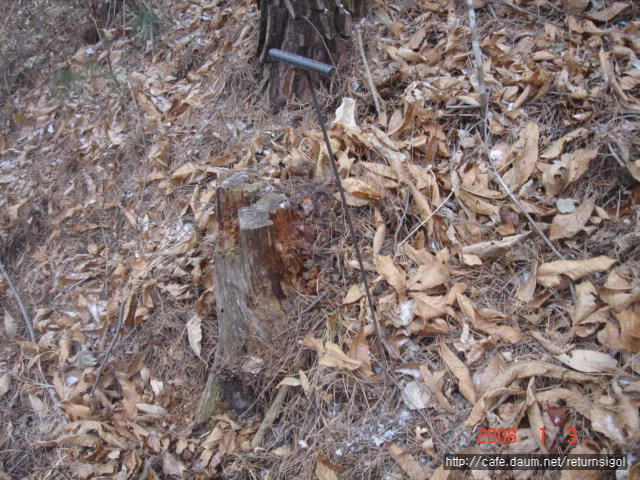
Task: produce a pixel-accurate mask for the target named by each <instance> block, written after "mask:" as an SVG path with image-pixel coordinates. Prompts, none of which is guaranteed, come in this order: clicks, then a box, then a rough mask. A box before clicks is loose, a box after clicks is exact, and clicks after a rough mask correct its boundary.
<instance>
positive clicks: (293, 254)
mask: <svg viewBox="0 0 640 480" xmlns="http://www.w3.org/2000/svg"><path fill="white" fill-rule="evenodd" d="M216 201H217V212H216V216H217V223H218V227H217V230H218V231H217V245H216V253H215V271H216V274H215V277H216V287H215V290H216V302H217V314H218V327H219V342H218V349H217V351H216V354H215V358H214V362H213V366H212V369H211V373H210V374H209V378H208V380H207V387H206V390H205V394H204V395H203V397H202V399H201V402H200V405H199V406H198V411H197V413H196V417H197V419H198V420H204V419H206V418H208V417H210V416H211V415H212V414H215V413H216V405H217V402H218V397H219V396H220V393H221V391H222V393H224V396H225V400H226V402H227V403H231V404H232V405H231V407H237V408H244V407H245V405H244V403H246V402H243V399H240V398H237V397H238V396H242V395H241V394H238V392H237V391H236V390H237V389H234V388H233V385H238V384H239V383H241V381H238V376H237V375H236V373H237V372H239V371H240V367H241V365H242V364H243V363H244V362H246V361H247V359H248V357H249V356H251V357H258V358H262V359H264V360H265V363H266V360H268V359H269V356H273V355H274V352H277V351H278V350H279V349H278V348H277V346H275V345H274V339H275V338H276V337H277V336H278V334H280V333H282V332H283V331H284V330H286V329H288V328H289V327H290V326H291V325H290V323H291V322H292V321H293V320H292V318H293V315H292V314H293V301H292V297H293V294H294V293H295V291H296V288H297V285H298V278H299V274H300V272H301V270H302V266H303V258H304V257H303V255H302V252H304V251H305V250H309V248H308V247H307V246H305V239H304V238H303V237H302V236H301V235H300V229H299V228H298V224H299V216H298V214H297V213H296V211H295V210H294V209H293V208H291V205H290V203H289V201H288V199H287V197H286V196H285V195H283V194H282V193H278V192H277V191H275V188H274V187H273V186H271V185H267V183H265V182H264V181H260V180H259V179H257V178H252V177H251V175H250V174H248V173H246V172H240V173H236V174H234V175H232V176H231V177H229V178H227V179H226V180H224V181H223V182H222V183H221V184H220V186H219V187H218V189H217V191H216ZM226 390H234V391H229V392H227V391H226ZM234 398H235V400H234ZM249 403H250V402H249ZM237 408H236V409H237Z"/></svg>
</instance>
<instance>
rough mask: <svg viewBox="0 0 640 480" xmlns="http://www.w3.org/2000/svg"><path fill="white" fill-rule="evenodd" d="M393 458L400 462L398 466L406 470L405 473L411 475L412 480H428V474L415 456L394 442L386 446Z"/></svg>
mask: <svg viewBox="0 0 640 480" xmlns="http://www.w3.org/2000/svg"><path fill="white" fill-rule="evenodd" d="M385 446H386V447H387V449H388V450H389V453H390V454H391V457H393V459H394V460H395V461H396V462H398V465H400V467H401V468H402V470H404V473H406V474H407V475H409V478H410V479H411V480H426V479H427V477H428V472H427V469H426V468H425V467H423V466H422V465H420V463H419V462H418V461H417V460H416V459H415V457H414V456H413V455H411V454H410V453H409V452H407V451H405V450H404V449H403V448H402V447H400V446H398V445H396V444H395V443H393V442H387V443H386V444H385Z"/></svg>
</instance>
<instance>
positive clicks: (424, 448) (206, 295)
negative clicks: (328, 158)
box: [0, 0, 640, 479]
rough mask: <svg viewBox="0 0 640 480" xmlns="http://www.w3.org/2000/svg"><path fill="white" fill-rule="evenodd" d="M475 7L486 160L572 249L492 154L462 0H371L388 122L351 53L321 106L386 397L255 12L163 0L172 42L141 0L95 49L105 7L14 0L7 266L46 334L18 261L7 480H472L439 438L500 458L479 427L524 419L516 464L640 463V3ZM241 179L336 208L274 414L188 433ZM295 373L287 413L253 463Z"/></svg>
mask: <svg viewBox="0 0 640 480" xmlns="http://www.w3.org/2000/svg"><path fill="white" fill-rule="evenodd" d="M116 3H117V2H116ZM120 3H121V2H120ZM479 3H482V5H480V4H478V5H476V7H477V15H478V28H479V30H480V32H479V33H480V44H481V48H482V51H483V54H484V55H485V57H486V60H485V71H486V74H487V83H488V86H489V89H490V112H491V114H490V117H489V125H488V126H489V130H490V144H489V145H487V146H488V149H489V152H490V155H492V158H493V160H494V162H495V163H496V165H497V166H498V169H499V171H500V173H501V175H502V176H503V177H504V179H505V181H506V182H507V184H508V185H509V187H510V188H511V189H512V190H513V192H515V193H516V194H517V195H518V198H519V199H520V201H521V202H522V203H523V204H524V206H525V208H527V210H528V211H529V213H531V214H532V215H533V216H534V218H535V219H536V221H537V222H539V223H540V225H542V226H543V228H545V230H546V233H547V235H548V236H549V237H550V238H551V240H552V241H553V242H554V244H555V245H556V246H557V248H559V249H560V251H561V253H562V254H563V255H564V256H565V258H566V259H567V261H566V262H564V263H558V262H557V260H558V259H557V258H554V256H553V254H552V252H550V251H549V250H548V248H547V247H546V246H545V244H544V243H543V242H542V241H541V240H540V239H539V238H538V237H537V236H536V235H535V234H534V233H531V230H532V229H531V227H530V225H529V224H528V223H527V221H526V219H525V218H524V216H523V215H522V213H521V212H520V211H519V210H518V209H517V208H516V207H515V206H514V205H512V203H511V202H510V200H509V199H508V197H507V196H506V195H505V194H504V192H503V191H502V190H500V187H499V186H498V183H497V181H496V180H495V179H494V178H493V177H492V175H491V173H490V170H489V168H488V166H487V162H486V158H484V153H483V152H484V147H483V144H482V142H483V141H484V138H483V135H482V125H481V122H480V114H479V110H478V108H477V106H478V96H477V92H476V89H475V88H474V82H475V76H474V75H475V70H476V65H474V62H473V55H472V54H471V47H470V32H469V29H468V28H467V27H466V25H467V24H466V11H465V9H464V8H463V5H461V4H458V3H456V2H453V1H448V0H438V1H434V2H427V1H425V2H421V3H419V5H418V4H413V3H411V4H409V3H407V4H404V3H401V2H386V3H384V4H382V2H373V5H372V9H371V12H370V13H369V15H368V16H367V19H366V22H365V24H364V26H363V32H364V36H365V47H366V54H367V59H368V62H369V66H370V68H371V71H372V75H373V78H374V81H375V83H376V88H377V90H378V92H379V94H380V96H381V98H382V100H383V105H384V110H385V112H384V114H383V115H378V114H377V113H376V111H375V108H374V105H373V101H372V97H371V92H369V87H368V82H367V80H366V78H365V76H364V73H363V72H364V70H363V69H362V65H361V64H360V57H359V55H358V53H357V52H356V51H355V48H354V51H353V52H352V54H351V56H350V57H349V58H348V59H347V60H345V64H344V65H342V66H340V68H339V75H338V77H337V79H336V80H334V82H333V83H332V84H331V85H329V86H328V87H329V88H328V89H327V88H324V89H323V92H322V97H323V98H322V100H323V101H324V103H325V104H326V105H327V106H328V111H330V112H331V115H328V116H329V117H330V118H331V120H333V119H334V118H335V119H336V121H335V122H334V124H333V126H332V129H331V137H332V141H333V142H334V148H335V150H336V154H337V157H338V159H339V162H340V167H341V173H342V175H343V181H344V185H345V188H346V189H347V191H348V192H349V201H350V203H351V204H352V207H351V208H353V212H354V215H355V216H356V219H357V221H356V223H357V228H358V231H359V232H360V234H361V242H362V245H363V246H365V262H366V266H367V269H368V272H369V278H370V279H371V282H372V288H373V291H374V295H375V299H376V307H377V310H378V312H379V315H380V317H381V323H382V325H383V326H384V330H385V332H386V335H385V337H386V338H385V347H386V349H387V351H388V355H389V357H390V365H391V366H392V368H393V370H394V378H395V380H396V382H397V384H394V385H387V386H386V387H385V386H384V385H383V384H382V383H381V382H379V381H376V378H375V374H379V373H380V372H379V370H378V367H377V363H376V362H375V360H374V359H373V358H374V357H375V356H376V355H377V352H376V351H375V347H374V346H373V345H374V343H375V342H373V338H372V329H371V326H370V325H369V322H368V321H367V320H366V318H365V309H364V307H365V304H364V299H363V295H362V292H361V291H360V288H359V286H358V275H357V270H356V264H355V261H354V257H353V251H352V246H351V244H350V241H349V239H348V235H347V231H346V228H345V225H344V221H343V219H342V216H341V207H340V206H339V205H338V204H336V203H335V202H333V200H332V199H333V195H334V194H335V189H334V187H333V186H332V185H333V183H332V182H331V181H330V179H329V177H328V172H329V170H328V166H327V165H326V163H325V162H324V159H325V156H324V155H323V154H322V148H323V147H322V143H321V141H320V140H321V137H320V135H319V132H318V128H317V126H316V125H315V120H314V117H313V116H312V112H311V111H310V108H309V105H307V104H306V103H305V102H303V101H300V100H295V99H292V100H291V101H290V102H289V104H288V105H287V108H285V109H284V110H282V111H281V112H277V113H274V112H273V111H272V110H271V106H270V105H267V104H266V102H265V100H264V96H263V94H264V89H263V87H264V86H263V85H262V84H261V79H262V77H261V73H260V68H259V66H258V65H256V61H255V59H254V58H253V53H254V50H255V46H256V38H255V30H256V29H255V28H254V26H255V24H256V22H257V18H258V17H257V12H256V10H255V7H254V4H253V2H250V1H248V0H247V1H243V2H230V1H222V2H219V1H206V0H198V1H190V2H169V1H158V2H155V3H154V11H155V12H157V14H158V17H159V18H160V20H161V28H160V34H159V36H158V37H157V38H153V39H150V38H148V37H145V36H144V35H143V34H142V33H141V32H138V33H136V30H135V29H134V27H133V25H134V23H135V18H134V17H135V16H134V15H133V14H132V13H131V12H129V13H127V11H126V9H125V10H124V11H123V10H122V9H121V8H120V9H118V10H117V12H118V13H117V15H115V16H113V17H109V16H108V15H107V16H106V17H99V18H97V19H98V20H100V21H104V22H107V23H105V25H106V27H107V28H106V30H105V32H104V35H105V38H106V39H107V45H103V44H96V45H93V46H88V45H86V44H84V45H83V43H82V42H83V41H85V40H88V39H89V38H88V37H87V36H86V35H85V33H87V31H89V32H90V31H91V22H89V18H88V17H87V16H86V15H83V14H81V12H82V10H81V9H80V8H85V7H86V5H84V4H82V5H81V4H80V3H78V4H77V5H76V4H75V3H67V2H61V1H53V0H51V1H46V2H27V1H21V2H15V3H13V4H11V2H7V3H3V4H2V6H0V13H2V14H3V20H2V21H1V22H0V25H1V29H0V33H1V34H2V37H3V38H5V39H7V40H6V41H4V42H2V43H1V45H0V48H1V49H2V50H0V52H1V53H2V64H1V65H0V75H2V82H3V85H2V88H0V90H2V92H3V93H2V95H3V118H2V125H1V128H2V130H0V135H1V136H0V192H1V195H0V202H1V203H2V210H1V211H2V216H1V217H0V260H1V261H2V262H3V264H4V265H5V266H6V268H7V270H8V272H9V274H10V276H11V278H12V279H13V281H14V283H15V284H16V288H17V291H18V292H19V293H20V295H21V297H22V299H23V301H24V302H25V304H26V305H27V309H28V311H29V312H30V314H31V317H32V320H33V323H34V325H35V328H36V332H37V334H38V341H37V342H36V343H32V342H30V341H28V337H27V335H26V334H25V330H24V328H23V325H22V323H21V322H22V320H21V317H20V313H19V310H18V309H17V304H16V301H15V298H14V297H13V296H12V293H11V291H10V289H9V288H8V285H7V283H6V281H4V279H3V281H2V283H0V298H1V299H2V302H3V305H4V307H5V309H6V313H5V321H4V330H5V332H4V333H5V335H3V336H2V339H1V340H0V346H1V349H2V359H1V360H0V412H1V413H0V415H1V417H2V422H1V425H2V431H1V432H0V461H1V462H2V465H1V468H0V472H2V473H1V474H0V476H3V477H7V478H23V477H27V478H123V479H125V478H141V479H142V478H144V479H151V478H211V477H214V478H282V479H285V478H286V479H292V478H313V477H314V475H315V476H317V477H318V478H321V479H331V478H337V477H339V478H371V479H378V478H403V477H409V478H412V479H414V478H416V479H420V478H429V477H431V478H437V479H441V478H457V477H456V475H455V472H449V471H444V470H443V469H442V462H443V458H444V454H446V453H461V452H478V451H480V450H481V447H482V446H481V445H479V444H478V430H474V428H473V427H474V426H475V427H480V428H516V429H517V435H518V441H517V442H515V443H511V444H509V443H506V444H504V445H501V448H500V450H501V451H505V452H513V451H520V452H536V453H540V452H543V451H544V450H545V449H546V450H548V451H550V452H563V453H567V452H580V453H603V454H611V453H618V454H620V453H625V454H626V453H628V454H629V457H628V459H629V461H636V460H637V458H636V457H635V456H633V452H634V451H637V450H638V434H639V431H640V420H639V418H638V405H639V402H640V400H639V394H640V388H639V385H640V383H639V380H638V370H639V369H640V364H639V363H638V358H637V353H638V351H639V347H640V309H639V304H638V301H639V299H638V291H639V288H638V281H639V280H638V260H639V254H640V252H639V247H638V245H639V242H638V239H639V237H640V230H639V229H638V215H639V213H638V208H639V207H638V201H639V200H640V189H638V184H637V182H638V180H639V179H640V173H639V172H640V170H639V169H640V165H638V164H637V161H638V159H639V158H640V142H639V141H638V138H639V136H638V132H639V130H640V124H639V122H638V116H639V115H640V110H639V105H638V97H639V95H640V74H639V72H640V66H639V65H638V60H637V58H638V56H640V19H639V12H638V7H637V5H635V4H634V3H633V2H630V1H627V2H617V3H614V2H581V1H578V0H568V1H563V2H560V1H554V0H552V1H548V2H547V1H542V2H534V1H527V0H524V1H519V2H497V1H490V2H487V3H486V4H485V3H484V2H479ZM72 7H78V8H77V9H74V8H72ZM114 8H115V6H114ZM115 11H116V10H115V9H114V12H115ZM16 12H21V13H22V14H21V15H20V16H19V17H17V13H16ZM12 18H19V19H20V21H16V22H13V21H12V20H11V19H12ZM83 36H84V40H83ZM91 40H92V41H95V40H96V39H95V38H93V39H91ZM43 42H44V43H43ZM152 43H153V45H152ZM43 45H44V46H43ZM81 45H82V46H81ZM45 47H46V48H45ZM45 50H46V55H45V54H44V53H45ZM106 55H110V62H107V61H106ZM109 63H110V64H111V67H110V66H109ZM111 68H112V69H113V72H112V71H111V70H110V69H111ZM113 74H115V79H114V78H113ZM325 87H326V86H325ZM4 99H7V100H8V101H5V100H4ZM349 99H354V102H351V101H350V100H349ZM341 105H342V108H341V110H340V111H341V114H340V115H337V118H336V115H334V112H335V110H336V108H337V107H338V106H341ZM242 168H252V169H255V170H256V171H257V172H259V173H261V174H262V175H264V177H265V178H271V179H273V180H274V181H277V182H281V186H282V188H283V189H284V190H285V191H287V193H289V194H290V196H291V197H292V198H299V199H301V200H300V205H301V207H300V208H302V205H304V202H305V201H306V199H307V197H308V199H309V200H311V203H312V204H313V205H314V208H320V206H323V207H322V208H326V209H327V211H326V212H324V214H325V215H324V216H322V218H327V219H331V218H333V219H334V220H327V221H326V222H324V223H321V224H319V225H318V226H317V229H318V236H317V241H316V246H315V259H314V262H315V265H313V269H312V270H314V271H315V272H317V278H315V277H314V278H311V277H309V278H308V279H307V280H308V282H307V285H314V288H313V289H311V288H310V289H309V291H305V292H302V294H301V295H300V298H299V299H298V304H299V311H300V315H299V318H298V319H297V324H296V328H295V329H293V330H291V331H288V332H283V338H286V342H285V344H286V345H287V347H288V348H287V349H286V351H284V352H280V353H279V355H280V356H279V357H276V356H274V358H270V359H263V363H262V364H260V363H258V364H256V363H255V362H254V363H252V362H247V371H246V372H245V373H246V377H245V378H244V381H245V382H246V383H247V384H248V385H250V387H251V390H252V391H253V394H254V395H255V399H256V402H255V405H254V408H253V409H252V411H250V412H248V413H247V415H245V416H241V417H239V418H232V416H231V414H229V415H223V416H220V417H219V418H218V419H217V423H216V425H215V427H214V428H213V430H212V429H211V426H210V425H197V424H193V422H192V421H193V412H194V409H195V404H196V402H197V399H198V395H199V394H200V392H201V390H202V387H203V385H204V382H205V379H206V373H207V362H208V360H209V358H210V356H211V352H212V351H213V349H215V347H216V338H217V334H216V324H215V313H214V312H215V303H214V302H215V300H214V285H213V284H212V278H213V275H212V274H213V269H214V268H215V265H213V264H212V258H213V255H212V252H213V243H214V237H215V221H214V214H215V204H214V203H215V202H214V192H215V187H216V182H217V180H218V178H219V177H220V176H221V175H226V174H227V173H228V170H233V169H242ZM311 178H313V179H314V181H315V182H316V183H313V182H312V180H311ZM325 181H326V182H328V183H326V184H325V183H323V182H325ZM314 275H315V273H314ZM570 283H573V284H574V286H573V287H572V288H571V287H570V285H569V284H570ZM572 289H573V290H574V291H575V297H574V296H573V294H572V292H571V290H572ZM121 305H122V306H123V312H124V319H125V322H124V323H125V327H124V332H123V335H122V337H121V338H120V339H119V340H118V343H117V344H116V348H115V349H114V352H113V354H112V355H111V357H110V359H109V363H108V365H107V368H106V369H105V371H104V373H103V375H102V376H101V378H100V382H99V384H98V388H97V389H96V392H95V393H94V395H93V396H92V395H90V394H89V392H90V390H91V388H92V384H93V382H94V380H95V377H96V371H97V369H98V367H99V365H100V362H101V361H102V359H103V357H104V354H105V351H106V350H107V348H108V346H109V343H110V342H111V339H112V338H113V335H114V333H115V332H114V331H113V330H114V327H115V325H116V323H117V320H118V312H119V310H120V306H121ZM199 335H201V340H200V341H198V337H199ZM198 350H199V351H200V352H201V354H200V357H198V356H197V355H196V352H197V351H198ZM285 377H288V380H287V382H288V383H289V384H290V385H292V387H291V392H290V394H289V396H288V398H287V400H286V402H285V405H284V409H283V412H282V414H281V416H280V418H279V420H278V421H277V422H276V424H275V425H274V427H273V429H272V431H271V432H270V433H269V434H268V435H267V438H266V439H265V444H264V448H263V449H261V450H258V451H256V452H252V451H250V448H249V447H248V446H249V443H250V441H251V439H252V437H253V434H254V433H255V430H256V428H257V425H258V423H259V421H260V419H261V415H262V414H263V413H264V410H265V409H266V408H267V407H268V406H269V404H270V402H271V401H272V399H273V398H274V397H275V394H276V386H277V385H278V383H279V382H280V381H281V380H282V379H283V378H285ZM52 396H54V397H55V398H57V402H56V403H54V402H52ZM540 428H545V432H546V436H545V443H544V445H542V444H541V442H540V440H539V438H538V434H539V431H540ZM570 429H575V430H574V431H575V433H576V439H577V441H576V442H575V443H569V440H571V438H572V437H571V433H572V432H574V431H572V430H570ZM634 468H635V470H633V471H632V472H630V474H629V478H637V475H638V473H637V468H638V467H637V465H636V467H634ZM509 475H512V476H513V478H526V477H527V476H528V475H529V476H530V475H531V472H527V471H522V472H511V473H509V474H505V475H504V476H503V477H504V478H512V477H510V476H509ZM562 475H563V476H562V478H574V479H578V478H581V479H582V478H584V479H591V478H601V477H600V476H598V474H595V473H594V472H589V471H583V472H575V474H574V476H573V477H569V476H567V475H568V474H567V472H564V473H563V474H562ZM633 475H636V477H633ZM492 476H494V477H495V478H498V474H497V473H494V474H492ZM477 478H484V477H480V476H477ZM539 478H558V476H557V474H555V473H553V472H546V473H545V474H540V475H539ZM602 478H613V477H612V476H611V477H602Z"/></svg>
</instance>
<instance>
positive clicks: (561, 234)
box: [549, 197, 596, 240]
mask: <svg viewBox="0 0 640 480" xmlns="http://www.w3.org/2000/svg"><path fill="white" fill-rule="evenodd" d="M595 206H596V200H595V197H591V198H589V199H587V200H586V201H585V202H584V203H582V204H580V206H579V207H578V208H576V209H575V211H574V212H572V213H564V214H563V213H559V214H557V215H556V216H555V217H553V220H552V221H551V230H550V232H549V238H550V239H551V240H558V239H561V238H571V237H573V236H574V235H576V234H577V233H578V232H580V230H582V228H583V227H584V226H585V225H586V224H587V221H588V220H589V218H590V217H591V214H592V213H593V209H594V208H595Z"/></svg>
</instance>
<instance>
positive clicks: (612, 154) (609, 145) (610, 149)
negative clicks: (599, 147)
mask: <svg viewBox="0 0 640 480" xmlns="http://www.w3.org/2000/svg"><path fill="white" fill-rule="evenodd" d="M607 147H608V148H609V153H611V156H612V157H613V158H615V159H616V162H618V165H620V166H621V167H622V168H627V165H626V164H625V163H624V162H623V161H622V159H621V158H620V157H619V156H618V154H617V153H616V151H615V150H614V149H613V147H612V146H611V142H607Z"/></svg>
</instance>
